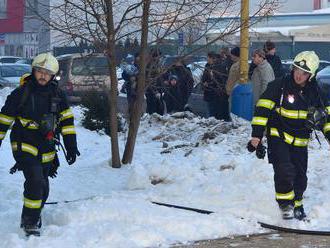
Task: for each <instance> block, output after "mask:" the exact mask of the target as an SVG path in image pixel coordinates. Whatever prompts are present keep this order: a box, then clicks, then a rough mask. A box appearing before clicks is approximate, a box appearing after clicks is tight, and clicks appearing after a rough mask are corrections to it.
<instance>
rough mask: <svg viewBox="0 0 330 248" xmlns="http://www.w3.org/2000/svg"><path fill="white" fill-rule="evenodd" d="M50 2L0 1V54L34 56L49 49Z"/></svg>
mask: <svg viewBox="0 0 330 248" xmlns="http://www.w3.org/2000/svg"><path fill="white" fill-rule="evenodd" d="M49 4H50V3H49V0H0V56H3V55H8V56H19V57H26V58H32V57H34V56H35V55H36V54H38V53H40V52H44V51H49V49H50V31H49V26H48V25H47V24H46V23H47V22H48V21H49V19H50V7H49ZM43 20H45V22H44V21H43Z"/></svg>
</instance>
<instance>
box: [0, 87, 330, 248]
mask: <svg viewBox="0 0 330 248" xmlns="http://www.w3.org/2000/svg"><path fill="white" fill-rule="evenodd" d="M9 92H10V90H7V89H4V90H1V91H0V106H2V105H3V103H4V100H5V98H6V95H7V94H8V93H9ZM74 113H75V116H76V118H77V123H76V124H77V133H78V144H79V149H80V152H81V154H82V155H81V156H80V157H79V158H78V160H77V162H76V164H75V165H73V166H68V165H67V164H66V163H65V161H64V160H63V156H62V157H61V167H60V168H59V175H58V177H57V178H56V179H55V180H53V179H50V183H51V191H50V196H49V200H48V201H49V202H51V201H60V202H62V201H64V200H76V199H81V200H80V201H75V202H72V203H59V204H57V205H47V206H46V207H45V209H44V210H43V220H44V227H43V229H44V231H43V233H42V236H41V237H40V238H34V237H32V238H30V239H28V240H26V239H25V238H24V237H23V234H22V232H21V231H20V229H19V221H20V211H21V207H22V200H21V199H22V191H23V188H22V185H23V182H24V179H23V176H22V174H21V173H16V174H14V175H9V173H8V170H9V168H10V166H11V165H12V164H13V163H14V160H13V158H12V155H11V150H10V144H9V137H8V136H9V135H8V134H7V137H6V139H5V141H4V142H3V144H2V147H1V149H0V157H1V160H0V161H1V163H0V178H1V180H0V188H1V190H0V198H1V201H0V219H1V220H2V221H1V222H0V239H1V246H2V247H44V246H47V247H59V246H60V247H150V246H153V247H154V246H162V247H166V246H169V245H171V244H175V243H179V242H182V243H186V242H188V241H192V240H199V239H211V238H218V237H225V236H230V235H239V234H251V233H260V232H264V231H265V229H262V228H260V227H259V226H258V224H257V221H258V220H261V221H265V222H271V223H281V222H282V221H281V220H280V216H279V212H278V210H277V206H276V202H275V200H274V188H273V187H274V186H273V170H272V167H271V165H269V164H268V163H267V161H266V160H259V159H257V158H256V157H255V155H254V154H249V153H248V152H247V151H246V148H245V146H246V143H247V141H248V139H249V136H250V133H251V128H250V124H249V123H248V122H246V121H244V120H242V119H239V118H235V117H234V121H233V123H224V122H219V121H216V120H215V119H202V118H198V117H195V116H193V115H191V114H188V113H177V114H176V115H174V116H164V117H161V116H158V115H152V116H144V117H143V119H142V121H141V126H140V130H139V135H138V140H137V144H136V151H135V156H134V162H133V164H132V165H127V166H123V167H122V168H121V169H112V168H111V167H109V160H110V140H109V138H108V137H107V136H104V135H101V134H99V133H97V132H91V131H89V130H86V129H84V128H83V127H82V126H81V125H80V123H79V120H80V118H81V114H82V111H81V109H80V108H79V107H75V108H74ZM126 135H127V134H125V133H120V149H121V152H123V148H124V143H125V139H126ZM321 142H322V144H323V145H322V147H321V148H319V145H318V143H317V142H316V141H315V140H314V141H312V143H311V146H310V156H309V158H310V161H309V162H310V167H309V188H308V190H307V192H306V201H305V208H306V211H307V213H308V215H309V217H310V218H312V220H311V222H310V223H297V222H292V225H293V226H300V227H305V228H309V229H313V228H314V229H328V230H329V229H330V227H329V224H328V223H329V222H330V213H329V211H328V209H329V207H330V200H329V199H328V197H326V196H327V195H329V194H330V188H329V187H328V185H329V183H330V182H329V181H330V179H329V178H330V172H329V169H328V167H327V166H328V164H329V163H328V162H327V161H328V158H329V150H328V145H327V144H326V142H325V140H324V139H323V138H322V139H321ZM151 201H158V202H164V203H172V204H176V205H183V206H187V207H194V208H200V209H206V210H210V211H213V212H214V213H213V214H211V215H204V214H199V213H195V212H190V211H184V210H179V209H174V208H167V207H162V206H158V205H155V204H152V203H151Z"/></svg>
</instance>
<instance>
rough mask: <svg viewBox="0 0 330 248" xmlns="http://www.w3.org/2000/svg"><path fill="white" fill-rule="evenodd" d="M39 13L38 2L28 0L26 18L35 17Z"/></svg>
mask: <svg viewBox="0 0 330 248" xmlns="http://www.w3.org/2000/svg"><path fill="white" fill-rule="evenodd" d="M0 1H1V0H0ZM37 13H38V0H26V1H25V16H34V15H36V14H37Z"/></svg>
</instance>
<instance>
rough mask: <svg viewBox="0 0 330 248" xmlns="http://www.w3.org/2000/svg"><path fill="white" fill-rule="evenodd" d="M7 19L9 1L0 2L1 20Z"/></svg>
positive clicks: (0, 0)
mask: <svg viewBox="0 0 330 248" xmlns="http://www.w3.org/2000/svg"><path fill="white" fill-rule="evenodd" d="M6 18H7V0H0V19H6Z"/></svg>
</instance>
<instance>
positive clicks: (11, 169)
mask: <svg viewBox="0 0 330 248" xmlns="http://www.w3.org/2000/svg"><path fill="white" fill-rule="evenodd" d="M0 141H1V140H0ZM0 144H1V143H0ZM19 168H20V166H19V164H18V163H16V164H15V165H14V166H13V167H11V168H10V170H9V173H10V174H14V173H15V172H16V171H18V170H19Z"/></svg>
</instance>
